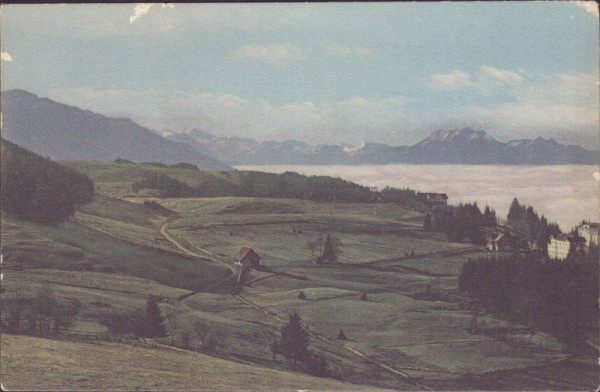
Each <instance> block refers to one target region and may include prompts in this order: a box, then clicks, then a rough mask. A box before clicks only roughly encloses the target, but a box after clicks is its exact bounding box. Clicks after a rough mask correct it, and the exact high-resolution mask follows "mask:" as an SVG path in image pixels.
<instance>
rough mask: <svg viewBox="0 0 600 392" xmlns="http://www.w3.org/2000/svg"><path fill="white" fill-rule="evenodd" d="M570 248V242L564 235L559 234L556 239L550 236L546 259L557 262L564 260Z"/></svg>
mask: <svg viewBox="0 0 600 392" xmlns="http://www.w3.org/2000/svg"><path fill="white" fill-rule="evenodd" d="M570 248H571V241H569V238H568V237H567V236H566V235H565V234H559V235H557V236H556V237H554V236H550V242H549V243H548V257H549V258H551V259H557V260H566V259H567V256H568V255H569V249H570Z"/></svg>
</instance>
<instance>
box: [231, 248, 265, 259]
mask: <svg viewBox="0 0 600 392" xmlns="http://www.w3.org/2000/svg"><path fill="white" fill-rule="evenodd" d="M246 257H249V258H250V259H255V260H260V259H261V257H260V256H259V255H258V253H256V252H255V251H254V249H252V248H251V247H249V246H244V247H242V249H240V251H239V252H238V254H237V255H236V256H235V261H242V260H243V259H245V258H246Z"/></svg>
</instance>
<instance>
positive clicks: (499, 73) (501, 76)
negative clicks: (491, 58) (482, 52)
mask: <svg viewBox="0 0 600 392" xmlns="http://www.w3.org/2000/svg"><path fill="white" fill-rule="evenodd" d="M479 69H480V71H481V74H482V75H487V76H491V77H492V78H494V79H497V80H499V81H500V82H504V83H520V82H522V81H523V77H522V76H521V75H519V74H518V73H516V72H512V71H507V70H504V69H499V68H494V67H488V66H487V65H482V66H481V67H479Z"/></svg>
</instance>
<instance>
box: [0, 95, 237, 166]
mask: <svg viewBox="0 0 600 392" xmlns="http://www.w3.org/2000/svg"><path fill="white" fill-rule="evenodd" d="M2 121H3V124H2V136H3V137H4V138H6V139H7V140H9V141H11V142H13V143H15V144H18V145H20V146H22V147H25V148H27V149H30V150H32V151H33V152H35V153H37V154H40V155H42V156H48V157H50V158H52V159H78V160H84V161H112V160H115V159H117V158H119V157H120V158H123V159H128V160H132V161H137V162H140V161H156V162H162V163H166V164H175V163H179V162H185V163H191V164H194V165H196V166H198V167H199V168H200V169H204V170H230V169H231V168H230V167H229V166H227V165H226V164H224V163H222V162H220V161H218V160H216V159H214V158H211V157H208V156H206V155H204V154H202V153H200V152H198V151H196V150H195V149H194V148H192V147H191V146H188V145H186V144H183V143H176V142H173V141H170V140H167V139H165V138H163V137H161V136H159V135H157V134H155V133H153V132H151V131H150V130H149V129H146V128H144V127H142V126H140V125H138V124H136V123H134V122H133V121H131V120H129V119H126V118H111V117H105V116H102V115H100V114H97V113H93V112H90V111H88V110H81V109H79V108H76V107H73V106H67V105H63V104H61V103H59V102H55V101H52V100H50V99H48V98H41V97H38V96H36V95H34V94H31V93H28V92H27V91H23V90H10V91H4V92H2Z"/></svg>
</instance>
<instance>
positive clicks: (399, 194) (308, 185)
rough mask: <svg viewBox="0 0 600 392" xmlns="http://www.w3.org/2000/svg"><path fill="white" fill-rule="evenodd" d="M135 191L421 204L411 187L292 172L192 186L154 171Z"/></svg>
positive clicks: (226, 176) (239, 175)
mask: <svg viewBox="0 0 600 392" xmlns="http://www.w3.org/2000/svg"><path fill="white" fill-rule="evenodd" d="M132 189H133V191H134V192H138V191H139V190H141V189H158V190H160V191H161V194H162V195H163V196H164V197H222V196H241V197H273V198H292V199H304V200H313V201H329V202H358V203H388V202H393V203H400V204H403V205H410V206H412V207H413V208H421V204H420V203H419V202H418V201H417V193H416V192H415V191H414V190H412V189H408V188H406V189H396V188H390V187H386V188H384V189H383V190H381V191H379V190H377V189H374V188H369V187H365V186H361V185H358V184H355V183H353V182H350V181H346V180H342V179H341V178H333V177H326V176H303V175H300V174H297V173H293V172H285V173H283V174H272V173H262V172H252V171H244V172H241V171H237V172H223V173H220V175H219V176H211V177H209V178H208V179H207V180H205V181H204V182H203V183H202V184H201V185H200V186H198V187H195V188H194V187H191V186H189V185H187V184H185V183H183V182H181V181H179V180H176V179H174V178H172V177H170V176H168V175H166V174H161V173H154V174H151V175H149V176H147V177H146V178H144V179H141V180H139V181H135V182H134V183H133V185H132Z"/></svg>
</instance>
